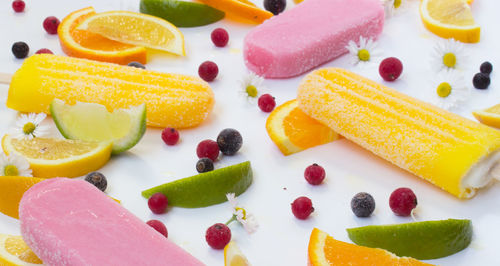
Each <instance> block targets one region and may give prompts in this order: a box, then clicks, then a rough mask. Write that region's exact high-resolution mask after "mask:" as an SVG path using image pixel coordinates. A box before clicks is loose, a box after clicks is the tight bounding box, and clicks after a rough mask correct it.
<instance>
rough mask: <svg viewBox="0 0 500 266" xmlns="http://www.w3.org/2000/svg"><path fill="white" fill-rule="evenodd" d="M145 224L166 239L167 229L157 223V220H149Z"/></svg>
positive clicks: (160, 223) (159, 222)
mask: <svg viewBox="0 0 500 266" xmlns="http://www.w3.org/2000/svg"><path fill="white" fill-rule="evenodd" d="M146 223H147V224H148V225H149V226H151V227H153V228H154V229H155V230H156V231H158V232H159V233H160V234H162V235H164V236H165V237H168V231H167V227H166V226H165V224H163V223H162V222H161V221H158V220H149V221H147V222H146Z"/></svg>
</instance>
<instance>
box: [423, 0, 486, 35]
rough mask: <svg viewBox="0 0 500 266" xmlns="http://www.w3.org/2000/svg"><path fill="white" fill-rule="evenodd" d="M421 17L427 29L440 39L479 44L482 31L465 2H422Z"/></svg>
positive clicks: (453, 0)
mask: <svg viewBox="0 0 500 266" xmlns="http://www.w3.org/2000/svg"><path fill="white" fill-rule="evenodd" d="M420 17H421V18H422V21H423V23H424V25H425V27H426V28H427V29H428V30H429V31H431V32H433V33H434V34H436V35H438V36H440V37H443V38H453V39H455V40H457V41H461V42H465V43H476V42H479V38H480V32H481V29H480V27H479V26H478V25H477V24H476V23H475V22H474V17H473V16H472V12H471V9H470V7H469V5H468V4H467V2H466V1H465V0H422V1H421V2H420Z"/></svg>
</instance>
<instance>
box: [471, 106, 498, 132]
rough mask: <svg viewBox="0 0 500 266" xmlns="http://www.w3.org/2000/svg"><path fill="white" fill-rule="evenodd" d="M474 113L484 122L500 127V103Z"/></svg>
mask: <svg viewBox="0 0 500 266" xmlns="http://www.w3.org/2000/svg"><path fill="white" fill-rule="evenodd" d="M472 114H473V115H474V117H475V118H476V119H477V120H478V121H479V122H481V123H482V124H485V125H487V126H490V127H495V128H500V104H497V105H495V106H493V107H490V108H487V109H484V110H479V111H474V112H472Z"/></svg>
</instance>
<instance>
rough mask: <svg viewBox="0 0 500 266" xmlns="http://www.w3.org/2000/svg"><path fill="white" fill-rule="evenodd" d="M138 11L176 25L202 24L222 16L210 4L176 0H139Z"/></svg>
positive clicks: (222, 15)
mask: <svg viewBox="0 0 500 266" xmlns="http://www.w3.org/2000/svg"><path fill="white" fill-rule="evenodd" d="M140 11H141V13H145V14H149V15H152V16H156V17H160V18H163V19H165V20H166V21H168V22H170V23H172V24H174V25H175V26H177V27H198V26H204V25H208V24H211V23H214V22H217V21H219V20H221V19H223V18H224V12H222V11H220V10H218V9H215V8H213V7H211V6H208V5H205V4H200V3H195V2H186V1H178V0H141V3H140Z"/></svg>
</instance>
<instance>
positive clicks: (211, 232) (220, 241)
mask: <svg viewBox="0 0 500 266" xmlns="http://www.w3.org/2000/svg"><path fill="white" fill-rule="evenodd" d="M205 240H206V241H207V243H208V245H209V246H211V247H212V248H214V249H223V248H224V247H225V246H226V245H227V243H229V241H231V229H229V227H227V225H225V224H222V223H216V224H214V225H212V226H210V227H209V228H208V229H207V232H206V233H205Z"/></svg>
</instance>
